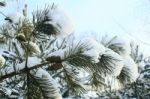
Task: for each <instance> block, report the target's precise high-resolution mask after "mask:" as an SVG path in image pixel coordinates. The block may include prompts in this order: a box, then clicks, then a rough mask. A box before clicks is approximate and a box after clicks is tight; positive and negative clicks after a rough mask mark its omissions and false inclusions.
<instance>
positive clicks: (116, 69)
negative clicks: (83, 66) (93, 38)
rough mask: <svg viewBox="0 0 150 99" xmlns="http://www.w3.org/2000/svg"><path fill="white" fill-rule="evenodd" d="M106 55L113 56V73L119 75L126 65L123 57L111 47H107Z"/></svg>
mask: <svg viewBox="0 0 150 99" xmlns="http://www.w3.org/2000/svg"><path fill="white" fill-rule="evenodd" d="M105 55H108V56H110V57H112V58H113V59H112V60H111V66H112V67H113V68H112V74H111V75H112V76H115V77H117V76H118V75H119V74H120V72H121V70H122V68H123V65H124V61H123V58H122V57H121V56H120V55H119V54H117V53H116V52H114V51H113V50H111V49H107V50H106V52H105Z"/></svg>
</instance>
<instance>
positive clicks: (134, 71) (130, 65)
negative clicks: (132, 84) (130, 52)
mask: <svg viewBox="0 0 150 99" xmlns="http://www.w3.org/2000/svg"><path fill="white" fill-rule="evenodd" d="M124 67H126V68H127V69H129V72H130V74H131V79H132V80H133V81H136V79H137V78H138V76H139V73H138V66H137V65H136V63H135V62H134V60H133V59H132V58H131V57H130V56H127V57H124Z"/></svg>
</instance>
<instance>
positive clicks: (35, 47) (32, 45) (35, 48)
mask: <svg viewBox="0 0 150 99" xmlns="http://www.w3.org/2000/svg"><path fill="white" fill-rule="evenodd" d="M24 44H25V45H26V46H27V45H28V42H25V43H24ZM29 50H30V51H31V52H32V53H35V54H40V53H41V50H40V48H39V46H38V45H37V44H36V43H34V42H29Z"/></svg>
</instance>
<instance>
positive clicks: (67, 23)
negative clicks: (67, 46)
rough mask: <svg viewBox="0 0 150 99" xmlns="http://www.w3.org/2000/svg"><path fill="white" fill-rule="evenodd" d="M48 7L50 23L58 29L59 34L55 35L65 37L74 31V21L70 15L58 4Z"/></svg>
mask: <svg viewBox="0 0 150 99" xmlns="http://www.w3.org/2000/svg"><path fill="white" fill-rule="evenodd" d="M49 9H50V12H49V17H50V18H52V21H51V22H50V23H51V24H53V25H54V26H56V27H57V28H58V30H59V31H60V34H58V35H56V36H57V37H66V36H68V35H70V34H71V33H73V32H74V22H73V20H72V18H71V16H69V15H68V14H67V13H66V12H65V11H64V10H63V9H62V8H60V7H58V6H54V7H53V8H51V7H50V8H49Z"/></svg>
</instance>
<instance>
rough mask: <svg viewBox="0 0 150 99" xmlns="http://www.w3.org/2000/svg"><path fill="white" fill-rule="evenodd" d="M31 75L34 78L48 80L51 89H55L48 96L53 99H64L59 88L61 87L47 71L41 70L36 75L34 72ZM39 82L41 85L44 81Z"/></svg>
mask: <svg viewBox="0 0 150 99" xmlns="http://www.w3.org/2000/svg"><path fill="white" fill-rule="evenodd" d="M31 73H32V74H33V75H34V76H36V77H39V78H41V79H47V80H48V83H50V85H51V87H52V88H53V89H55V90H53V91H52V93H48V96H50V97H51V98H55V99H62V96H61V94H60V93H59V91H60V90H59V88H58V87H59V85H58V83H57V82H56V81H55V80H54V79H53V78H52V77H51V76H50V74H49V73H48V72H47V71H46V70H44V69H42V68H39V69H38V70H37V71H36V72H35V73H34V72H31ZM38 82H39V83H40V82H42V80H41V81H40V80H39V81H38ZM42 86H43V85H42ZM43 90H47V89H43ZM48 90H49V89H48ZM45 94H46V93H45Z"/></svg>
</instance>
